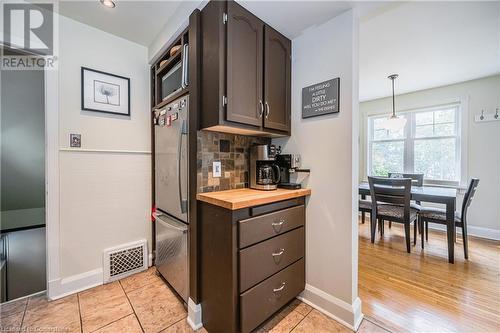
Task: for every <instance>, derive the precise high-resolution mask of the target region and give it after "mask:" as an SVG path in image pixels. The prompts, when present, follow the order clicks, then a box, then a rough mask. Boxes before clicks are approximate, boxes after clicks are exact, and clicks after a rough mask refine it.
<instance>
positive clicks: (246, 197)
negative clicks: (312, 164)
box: [196, 188, 311, 210]
mask: <svg viewBox="0 0 500 333" xmlns="http://www.w3.org/2000/svg"><path fill="white" fill-rule="evenodd" d="M306 195H311V190H310V189H307V188H302V189H299V190H285V189H281V188H279V189H277V190H273V191H260V190H253V189H250V188H242V189H237V190H227V191H218V192H208V193H198V194H197V195H196V199H198V200H199V201H203V202H207V203H209V204H212V205H216V206H220V207H223V208H226V209H230V210H237V209H241V208H247V207H252V206H259V205H264V204H268V203H272V202H276V201H282V200H287V199H293V198H298V197H303V196H306Z"/></svg>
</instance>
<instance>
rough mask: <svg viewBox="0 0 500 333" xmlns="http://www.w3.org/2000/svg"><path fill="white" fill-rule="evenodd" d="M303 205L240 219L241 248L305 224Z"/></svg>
mask: <svg viewBox="0 0 500 333" xmlns="http://www.w3.org/2000/svg"><path fill="white" fill-rule="evenodd" d="M304 221H305V209H304V206H303V205H300V206H297V207H292V208H289V209H283V210H279V211H277V212H274V213H269V214H265V215H261V216H257V217H252V218H249V219H246V220H242V221H240V225H239V236H240V248H243V247H247V246H249V245H252V244H255V243H258V242H260V241H263V240H266V239H268V238H271V237H274V236H277V235H280V234H282V233H285V232H287V231H290V230H292V229H294V228H297V227H300V226H303V225H304Z"/></svg>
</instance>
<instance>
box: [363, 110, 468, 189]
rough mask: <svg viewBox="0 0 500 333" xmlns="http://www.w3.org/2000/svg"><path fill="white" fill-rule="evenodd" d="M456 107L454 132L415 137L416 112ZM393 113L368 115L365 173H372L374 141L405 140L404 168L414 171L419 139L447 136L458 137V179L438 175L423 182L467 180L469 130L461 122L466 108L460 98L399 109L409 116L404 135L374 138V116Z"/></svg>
mask: <svg viewBox="0 0 500 333" xmlns="http://www.w3.org/2000/svg"><path fill="white" fill-rule="evenodd" d="M449 108H454V109H455V135H444V136H435V137H419V138H417V137H415V134H416V114H418V113H423V112H430V111H437V110H442V109H449ZM389 115H390V114H389V113H385V114H380V113H377V114H371V115H367V117H366V119H367V121H366V126H367V127H366V128H367V131H366V156H365V158H366V170H365V171H366V175H371V174H372V151H373V143H377V142H401V141H403V142H404V143H403V145H404V153H403V172H405V173H412V172H414V168H415V160H414V156H415V154H414V153H415V151H414V148H415V142H416V141H420V140H437V139H446V138H452V139H455V140H456V141H455V156H456V159H455V163H456V165H455V169H456V171H457V179H456V180H437V179H428V178H424V183H425V184H426V185H435V186H447V187H462V186H464V184H465V182H466V179H467V178H466V167H465V160H464V158H466V156H465V155H466V154H465V153H464V152H465V148H466V145H467V143H466V142H465V140H464V139H465V137H466V135H465V134H466V130H465V128H464V126H463V125H462V121H463V119H462V118H464V109H463V103H462V102H461V101H454V102H449V103H443V104H437V105H433V106H427V107H418V108H412V109H407V110H403V111H398V115H404V116H405V117H406V119H407V123H406V126H405V131H404V137H403V138H399V139H382V140H374V139H373V137H374V120H375V119H380V118H387V117H388V116H389Z"/></svg>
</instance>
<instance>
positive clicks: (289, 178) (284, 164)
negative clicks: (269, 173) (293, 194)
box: [276, 154, 309, 190]
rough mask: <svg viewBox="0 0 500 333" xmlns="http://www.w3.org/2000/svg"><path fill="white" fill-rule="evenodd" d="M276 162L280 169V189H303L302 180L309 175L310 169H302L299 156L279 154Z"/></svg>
mask: <svg viewBox="0 0 500 333" xmlns="http://www.w3.org/2000/svg"><path fill="white" fill-rule="evenodd" d="M276 162H277V163H278V166H279V168H280V182H279V183H278V187H279V188H285V189H289V190H296V189H299V188H301V187H302V186H301V185H300V183H301V182H302V180H301V179H304V178H305V177H307V175H309V169H301V168H300V155H299V154H279V155H278V156H276Z"/></svg>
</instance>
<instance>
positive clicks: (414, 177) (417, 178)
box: [388, 172, 424, 234]
mask: <svg viewBox="0 0 500 333" xmlns="http://www.w3.org/2000/svg"><path fill="white" fill-rule="evenodd" d="M388 176H389V178H410V179H411V186H419V187H420V186H424V174H423V173H401V172H389V174H388ZM410 206H411V207H412V208H415V209H416V210H417V211H420V201H415V202H411V203H410ZM391 226H392V223H391V222H390V221H389V228H391ZM421 232H422V230H421V229H420V225H419V226H418V233H419V234H420V233H421Z"/></svg>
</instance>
